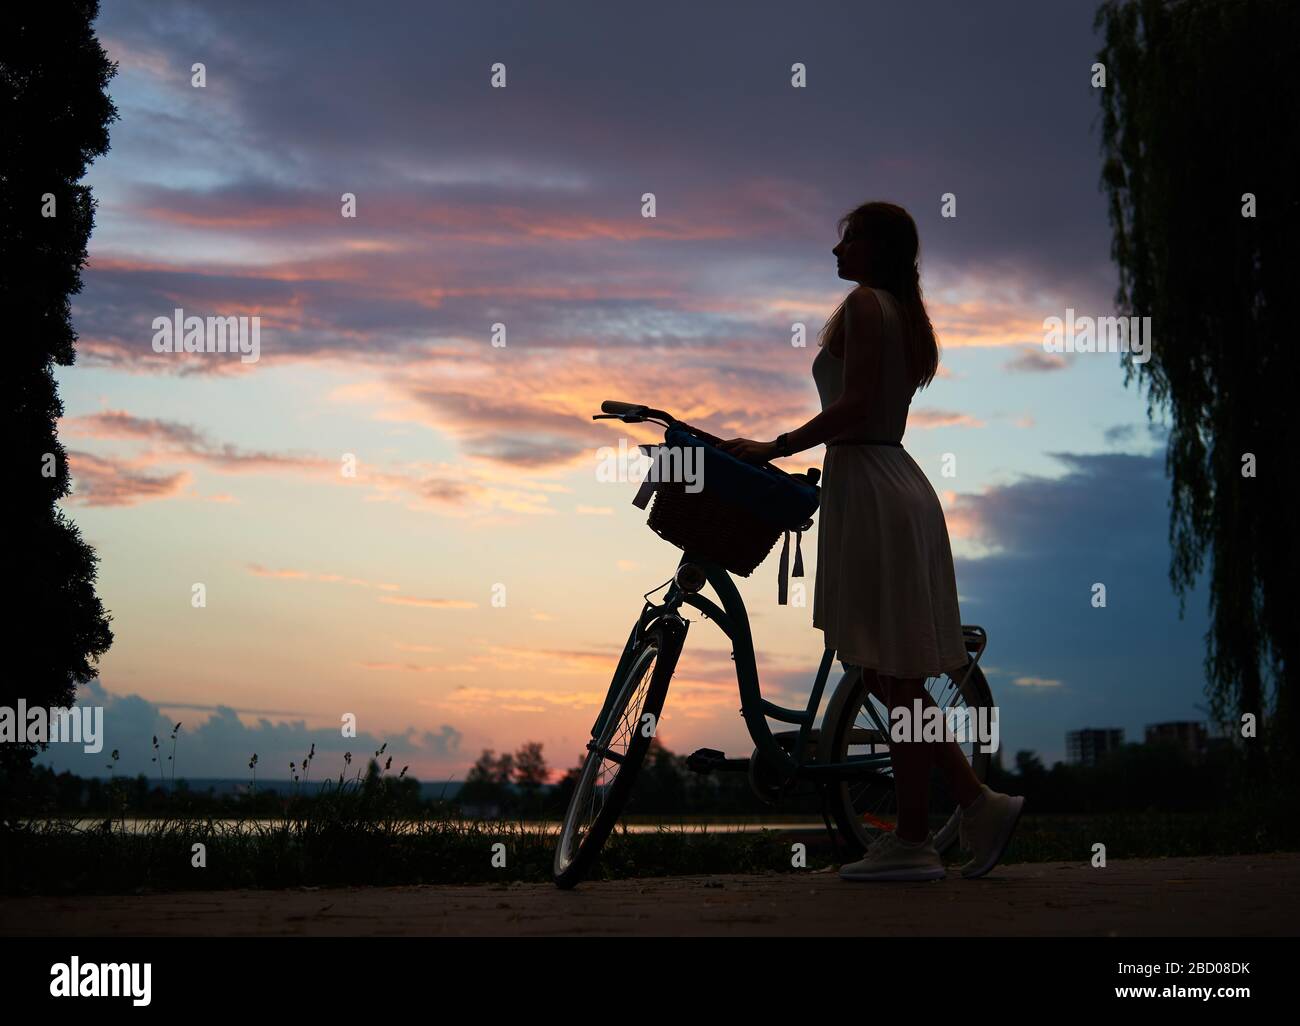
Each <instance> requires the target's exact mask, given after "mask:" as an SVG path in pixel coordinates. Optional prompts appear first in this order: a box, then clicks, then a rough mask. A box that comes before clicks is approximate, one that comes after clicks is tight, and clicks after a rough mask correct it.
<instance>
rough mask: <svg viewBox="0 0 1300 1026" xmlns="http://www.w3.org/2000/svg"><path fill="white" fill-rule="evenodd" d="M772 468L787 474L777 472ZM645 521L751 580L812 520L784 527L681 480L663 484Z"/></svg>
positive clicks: (689, 549)
mask: <svg viewBox="0 0 1300 1026" xmlns="http://www.w3.org/2000/svg"><path fill="white" fill-rule="evenodd" d="M677 427H679V428H682V429H684V430H686V431H688V432H689V433H690V434H692V435H694V436H696V437H698V438H699V439H701V440H702V441H705V442H709V443H711V444H713V445H717V444H718V443H719V442H721V441H722V440H721V439H720V438H717V437H716V436H714V435H711V434H709V433H708V432H707V431H701V430H700V429H698V428H695V427H691V426H690V425H687V424H683V423H681V422H678V424H677ZM771 469H773V470H778V473H782V474H783V473H784V471H779V469H778V468H771ZM787 476H789V475H787ZM801 480H802V479H801ZM646 522H647V523H648V524H649V526H650V529H651V530H653V531H654V532H655V533H656V534H657V535H659V536H660V537H661V538H663V539H664V540H665V541H668V542H671V543H672V544H673V545H676V546H677V547H678V548H679V549H682V550H683V551H684V552H687V553H690V554H691V555H692V556H695V557H697V558H699V559H703V560H708V561H710V562H714V563H717V564H719V565H720V566H723V567H725V568H726V569H727V570H730V571H731V572H732V573H735V574H739V575H740V576H741V577H748V576H749V575H750V574H752V573H753V572H754V570H755V569H757V567H758V566H759V564H761V563H762V562H763V560H765V559H766V558H767V556H768V553H770V552H771V551H772V548H773V546H774V545H775V544H776V540H777V539H778V538H780V537H781V534H782V531H784V530H798V531H806V530H807V529H808V528H810V527H812V520H811V519H809V520H806V521H804V522H802V523H791V524H788V525H787V526H785V527H782V526H781V525H779V524H774V523H772V522H771V521H769V520H765V519H763V518H762V517H760V516H756V515H755V514H754V512H753V511H752V510H751V509H748V508H746V507H745V506H743V505H738V504H736V503H735V502H732V501H729V500H728V499H727V498H725V497H723V496H721V495H718V494H716V492H715V491H710V490H709V488H707V487H706V488H704V489H702V490H700V491H698V492H688V491H687V490H686V485H685V483H683V482H680V481H676V482H668V481H665V482H662V483H660V484H659V485H658V487H657V488H656V489H655V493H654V499H653V501H652V503H651V506H650V516H649V518H648V520H647V521H646Z"/></svg>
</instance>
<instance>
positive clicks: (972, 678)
mask: <svg viewBox="0 0 1300 1026" xmlns="http://www.w3.org/2000/svg"><path fill="white" fill-rule="evenodd" d="M958 676H960V674H959V675H958ZM925 687H926V690H927V691H928V692H929V693H930V697H931V698H933V699H934V701H935V704H936V705H937V706H939V708H940V709H944V710H947V709H952V710H955V711H957V712H959V713H962V714H963V715H964V714H965V712H966V710H969V711H970V712H973V713H974V714H976V715H977V716H987V715H989V710H991V709H992V707H993V695H992V692H991V691H990V690H989V685H988V681H987V680H985V679H984V674H983V672H981V670H980V668H979V666H978V664H976V665H974V666H971V667H970V672H969V673H967V674H966V679H965V681H964V683H963V684H962V685H961V687H960V688H958V686H957V681H956V680H954V679H953V678H952V677H950V676H949V675H948V674H943V675H941V676H939V677H931V678H929V679H928V680H927V681H926V682H925ZM840 690H843V691H844V692H845V693H844V694H840V693H839V691H837V693H836V695H835V697H834V698H833V699H832V700H831V704H830V706H829V707H828V716H829V715H830V712H829V710H838V711H837V712H836V714H835V716H834V719H833V722H830V723H827V724H824V729H823V730H822V732H821V746H820V748H819V751H818V756H817V761H818V762H822V763H827V762H830V763H836V762H845V761H847V760H848V759H849V758H865V759H866V760H867V763H868V765H869V766H870V772H868V773H867V774H865V775H864V776H863V777H862V778H861V779H857V780H844V781H840V782H839V783H838V784H832V785H830V788H829V794H830V805H831V814H832V815H833V816H834V817H835V822H836V825H837V826H838V827H839V832H840V836H841V837H842V838H843V839H844V842H845V844H846V845H847V846H848V848H849V850H850V852H852V853H853V854H854V857H857V855H860V854H861V853H862V852H864V851H865V850H866V849H867V846H868V845H869V844H870V843H871V842H872V841H874V840H875V839H876V838H877V837H879V836H880V835H881V834H882V833H883V832H885V831H892V830H893V829H895V827H896V826H897V823H898V803H897V801H896V799H895V797H894V774H893V770H892V768H891V766H890V762H889V734H888V728H889V723H890V721H889V710H888V709H886V708H885V706H884V704H883V703H882V702H880V701H879V700H878V699H877V698H875V697H874V696H873V695H872V694H871V693H870V692H869V691H868V690H867V685H866V682H865V681H864V680H863V679H862V675H861V674H858V673H853V674H848V675H846V676H845V677H844V679H843V681H842V682H841V683H840ZM977 722H978V721H977ZM958 744H960V745H961V747H962V749H963V750H964V751H965V753H966V757H967V759H969V760H970V764H971V769H972V770H974V771H975V776H976V778H977V779H978V780H979V781H980V782H981V783H983V782H984V780H985V779H986V778H987V777H988V771H989V763H990V762H991V761H992V756H991V755H990V754H989V753H988V752H984V751H981V750H980V746H979V743H978V741H976V740H975V739H970V740H966V741H959V742H958ZM959 811H960V810H959V809H958V808H957V806H956V804H955V802H954V803H953V806H952V808H951V811H950V812H949V813H948V815H947V817H946V819H945V820H944V822H943V824H942V825H941V826H939V827H938V828H937V829H936V830H935V832H934V846H935V849H936V850H937V851H939V852H940V853H942V852H944V851H946V850H947V849H948V848H950V847H951V846H952V845H953V844H954V843H955V842H956V840H957V833H958V828H959V826H960V823H961V818H960V816H959Z"/></svg>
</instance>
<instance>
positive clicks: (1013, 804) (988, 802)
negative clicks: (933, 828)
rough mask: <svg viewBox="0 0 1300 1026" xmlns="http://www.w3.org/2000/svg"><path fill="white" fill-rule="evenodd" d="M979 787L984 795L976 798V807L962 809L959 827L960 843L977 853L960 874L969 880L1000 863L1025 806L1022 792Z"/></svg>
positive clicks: (987, 786)
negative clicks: (1015, 793) (1020, 793)
mask: <svg viewBox="0 0 1300 1026" xmlns="http://www.w3.org/2000/svg"><path fill="white" fill-rule="evenodd" d="M980 787H981V788H982V789H983V792H984V797H983V799H982V800H981V799H976V801H977V802H978V803H979V805H978V807H977V808H975V809H962V810H961V824H960V827H959V828H958V837H959V838H960V840H961V846H962V847H963V848H964V849H965V850H966V851H968V852H970V853H971V854H972V855H973V856H974V858H972V859H971V860H970V861H969V862H967V863H966V864H965V865H964V866H962V867H961V875H962V876H964V877H965V878H966V879H967V880H973V879H975V878H976V877H979V876H983V875H984V874H985V873H987V872H988V871H989V870H990V869H992V868H993V867H994V866H996V865H997V864H998V859H1000V858H1002V853H1003V852H1004V851H1006V850H1007V844H1008V843H1009V842H1010V841H1011V834H1012V833H1013V832H1014V831H1015V829H1016V824H1017V823H1018V822H1019V821H1020V813H1021V811H1022V810H1023V809H1024V807H1025V800H1024V799H1023V798H1021V797H1020V796H1019V795H1010V794H1003V793H1002V792H1001V791H994V790H993V789H992V788H991V787H989V785H988V784H981V785H980Z"/></svg>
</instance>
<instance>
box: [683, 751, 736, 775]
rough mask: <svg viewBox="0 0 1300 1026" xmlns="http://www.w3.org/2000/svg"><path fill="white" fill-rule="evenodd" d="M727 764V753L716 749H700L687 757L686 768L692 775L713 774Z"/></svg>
mask: <svg viewBox="0 0 1300 1026" xmlns="http://www.w3.org/2000/svg"><path fill="white" fill-rule="evenodd" d="M726 763H727V754H726V752H720V751H718V750H717V749H716V748H700V749H698V750H696V751H694V752H692V753H691V754H690V755H688V756H687V757H686V768H687V769H688V770H690V771H691V772H692V773H712V772H713V771H714V770H716V769H721V768H722V767H723V766H725V765H726Z"/></svg>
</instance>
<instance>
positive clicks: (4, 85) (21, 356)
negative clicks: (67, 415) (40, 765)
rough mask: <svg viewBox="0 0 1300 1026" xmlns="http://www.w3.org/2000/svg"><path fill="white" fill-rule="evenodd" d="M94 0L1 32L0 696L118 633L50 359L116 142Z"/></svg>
mask: <svg viewBox="0 0 1300 1026" xmlns="http://www.w3.org/2000/svg"><path fill="white" fill-rule="evenodd" d="M98 7H99V5H98V3H97V2H94V0H49V2H45V3H40V4H22V5H18V6H15V7H14V8H10V9H8V10H7V11H6V13H5V15H4V29H3V31H0V124H2V125H3V126H4V134H5V141H4V146H3V147H2V148H0V154H2V155H0V303H2V308H3V316H4V323H5V327H6V328H7V331H8V344H7V345H6V347H5V359H6V363H7V366H6V373H5V380H6V381H7V382H8V383H9V390H10V399H9V401H8V404H7V405H8V406H9V408H10V410H11V411H12V412H11V414H10V416H11V418H12V420H11V428H10V432H11V433H10V439H11V441H12V443H13V445H14V449H15V465H14V468H13V477H12V480H11V487H10V488H8V489H7V490H6V493H5V494H6V503H5V504H6V506H7V507H8V511H9V516H10V527H9V529H8V536H7V537H8V544H7V545H6V557H7V560H8V565H7V567H6V569H7V570H8V571H9V573H10V581H11V582H12V587H11V591H12V592H13V604H12V605H11V607H10V608H11V612H10V614H9V616H10V621H9V624H8V627H9V629H8V631H7V632H6V633H7V635H8V637H9V638H10V643H9V645H8V651H7V652H6V660H7V666H6V668H5V669H6V672H5V673H4V675H3V682H2V683H0V705H5V706H9V707H11V708H13V707H15V706H16V704H17V700H18V699H19V698H20V697H21V698H24V699H26V701H27V703H28V704H29V705H41V706H51V705H70V704H71V703H72V702H73V701H74V700H75V695H76V687H77V684H79V683H85V682H86V681H88V680H91V679H92V678H93V677H94V676H95V670H94V667H93V665H92V664H93V663H94V662H95V661H97V660H98V658H99V657H100V656H101V655H102V654H103V653H104V652H105V651H106V650H107V649H108V647H109V645H110V644H111V643H112V640H113V635H112V633H111V631H110V630H109V626H108V621H109V617H108V616H107V615H106V614H105V612H104V608H103V606H102V605H101V604H100V601H99V598H98V597H97V596H96V594H95V567H96V558H95V554H94V551H93V550H92V549H91V548H90V546H89V545H87V544H86V542H85V541H84V540H83V539H82V538H81V535H80V533H79V532H78V530H77V528H76V527H75V526H74V525H73V524H72V523H70V522H69V521H68V520H67V518H66V517H65V516H64V514H63V512H62V511H61V510H60V509H59V508H58V506H57V505H56V503H57V502H58V500H59V499H61V498H63V497H64V496H66V495H67V494H68V492H69V475H68V465H67V458H66V455H65V453H64V450H63V446H62V445H61V444H60V443H59V440H58V437H57V434H56V425H55V422H56V420H57V419H58V417H60V416H61V415H62V413H63V407H62V404H61V403H60V401H59V397H58V391H57V388H56V386H55V381H54V374H53V366H54V364H56V363H57V364H59V365H61V366H68V365H69V364H71V363H72V362H73V360H74V359H75V356H76V352H75V349H74V343H75V342H76V338H77V335H76V332H75V331H73V328H72V321H71V305H70V297H71V296H73V295H75V294H76V293H77V292H79V291H80V290H81V268H82V267H83V266H84V264H85V260H86V243H87V241H88V239H89V238H90V232H91V228H92V226H93V225H94V200H93V199H92V197H91V194H90V189H89V187H87V186H85V185H81V184H79V183H80V182H81V179H82V178H83V177H84V176H85V174H86V171H87V169H88V167H89V165H90V163H91V161H92V160H94V158H95V157H97V156H99V155H101V154H103V153H105V152H106V151H107V150H108V125H109V123H110V122H111V121H113V119H114V118H116V116H117V111H116V110H115V109H114V107H113V104H112V102H111V101H110V100H109V97H108V93H107V84H108V81H109V79H110V78H111V77H112V76H113V74H114V73H115V71H116V66H115V65H114V64H112V63H111V62H110V61H109V60H108V58H107V56H106V55H105V53H104V50H103V48H102V47H101V46H100V44H99V40H98V39H97V38H96V37H95V32H94V28H93V22H94V20H95V17H96V15H97V14H98ZM35 752H36V748H35V747H34V746H32V745H21V746H20V745H16V744H3V745H0V824H3V823H8V822H9V821H10V820H11V816H12V810H13V808H14V805H13V801H14V800H15V799H16V797H17V795H18V792H19V791H20V790H21V789H22V787H23V786H24V781H25V780H26V779H27V778H28V774H29V771H30V764H31V759H32V756H33V755H34V754H35Z"/></svg>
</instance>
